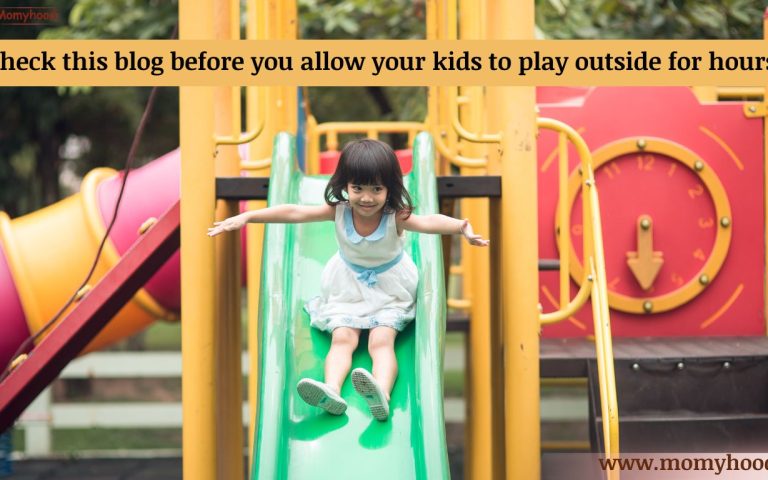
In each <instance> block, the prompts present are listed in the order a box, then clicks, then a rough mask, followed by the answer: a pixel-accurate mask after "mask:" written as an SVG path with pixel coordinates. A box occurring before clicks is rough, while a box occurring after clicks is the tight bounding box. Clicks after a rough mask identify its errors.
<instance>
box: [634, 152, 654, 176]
mask: <svg viewBox="0 0 768 480" xmlns="http://www.w3.org/2000/svg"><path fill="white" fill-rule="evenodd" d="M655 161H656V159H655V158H654V156H653V155H638V156H637V169H638V170H643V171H645V172H650V171H651V170H653V163H654V162H655Z"/></svg>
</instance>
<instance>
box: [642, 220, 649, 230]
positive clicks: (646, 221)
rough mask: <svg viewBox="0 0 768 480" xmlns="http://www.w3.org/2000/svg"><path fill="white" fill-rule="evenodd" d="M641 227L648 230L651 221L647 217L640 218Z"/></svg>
mask: <svg viewBox="0 0 768 480" xmlns="http://www.w3.org/2000/svg"><path fill="white" fill-rule="evenodd" d="M640 228H642V229H643V230H648V229H649V228H651V221H650V220H648V219H647V218H644V219H642V220H640Z"/></svg>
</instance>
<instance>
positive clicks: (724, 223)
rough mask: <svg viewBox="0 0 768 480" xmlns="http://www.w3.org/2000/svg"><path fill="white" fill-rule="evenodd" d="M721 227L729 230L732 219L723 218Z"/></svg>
mask: <svg viewBox="0 0 768 480" xmlns="http://www.w3.org/2000/svg"><path fill="white" fill-rule="evenodd" d="M720 226H721V227H723V228H728V227H730V226H731V219H730V218H728V217H723V218H721V219H720Z"/></svg>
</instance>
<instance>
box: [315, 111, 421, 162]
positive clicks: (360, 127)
mask: <svg viewBox="0 0 768 480" xmlns="http://www.w3.org/2000/svg"><path fill="white" fill-rule="evenodd" d="M426 129H427V126H426V124H425V123H421V122H324V123H317V120H316V119H315V117H314V116H312V115H310V116H309V117H308V119H307V139H308V144H309V145H308V148H307V158H308V161H307V165H308V167H309V168H308V169H307V170H308V172H309V173H316V172H317V171H318V170H319V156H320V139H321V137H322V136H323V135H325V136H326V144H327V145H326V148H327V149H328V151H332V152H336V151H338V149H339V134H344V133H364V134H365V135H366V136H367V137H368V138H374V139H377V138H379V134H381V133H407V134H408V146H409V147H411V146H413V141H414V139H415V138H416V134H417V133H419V132H420V131H423V130H426Z"/></svg>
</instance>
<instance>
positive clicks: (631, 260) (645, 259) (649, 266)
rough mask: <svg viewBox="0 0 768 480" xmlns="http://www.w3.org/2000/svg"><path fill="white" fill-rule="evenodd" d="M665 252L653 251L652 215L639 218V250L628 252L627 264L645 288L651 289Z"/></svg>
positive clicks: (662, 262)
mask: <svg viewBox="0 0 768 480" xmlns="http://www.w3.org/2000/svg"><path fill="white" fill-rule="evenodd" d="M663 264H664V258H663V254H662V253H661V252H654V251H653V220H652V219H651V217H650V215H640V216H639V217H638V218H637V251H636V252H627V265H628V266H629V269H630V270H632V274H633V275H634V276H635V280H637V283H639V284H640V287H641V288H642V289H643V290H650V288H651V287H652V286H653V282H654V280H656V276H657V275H658V274H659V270H660V269H661V266H662V265H663Z"/></svg>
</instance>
